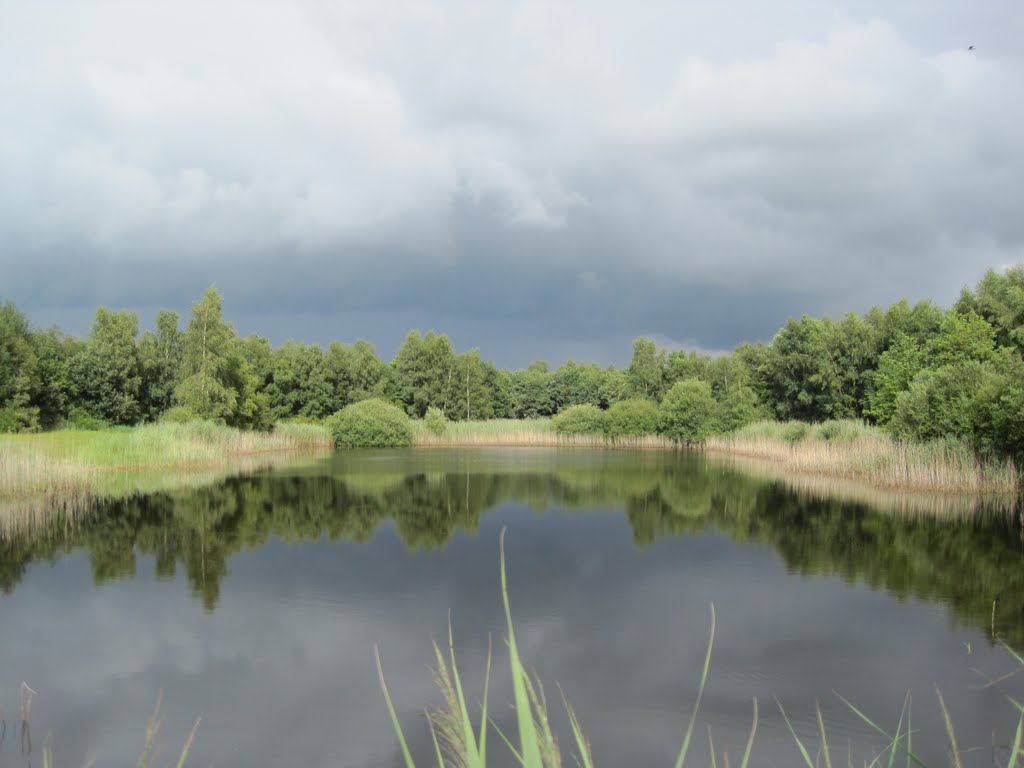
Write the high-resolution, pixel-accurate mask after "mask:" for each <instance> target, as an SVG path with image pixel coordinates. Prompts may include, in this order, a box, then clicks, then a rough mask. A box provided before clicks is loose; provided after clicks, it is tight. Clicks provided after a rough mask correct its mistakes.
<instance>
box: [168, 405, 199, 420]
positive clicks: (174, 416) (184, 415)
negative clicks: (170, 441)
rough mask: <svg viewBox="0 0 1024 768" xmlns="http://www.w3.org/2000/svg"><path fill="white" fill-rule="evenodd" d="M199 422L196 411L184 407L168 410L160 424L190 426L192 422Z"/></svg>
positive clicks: (177, 406)
mask: <svg viewBox="0 0 1024 768" xmlns="http://www.w3.org/2000/svg"><path fill="white" fill-rule="evenodd" d="M198 420H199V417H198V416H196V414H195V411H193V410H192V409H191V408H186V407H185V406H183V405H176V406H174V407H173V408H168V409H167V410H166V411H164V413H163V415H162V416H161V417H160V422H161V423H163V424H188V423H189V422H190V421H198Z"/></svg>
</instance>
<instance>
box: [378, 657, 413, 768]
mask: <svg viewBox="0 0 1024 768" xmlns="http://www.w3.org/2000/svg"><path fill="white" fill-rule="evenodd" d="M373 658H374V659H376V660H377V676H378V677H379V678H380V687H381V689H382V690H383V691H384V701H386V702H387V705H388V712H389V713H390V714H391V723H392V724H393V725H394V726H395V733H396V734H397V735H398V743H399V744H400V745H401V746H402V756H403V757H404V758H405V765H406V768H416V763H414V762H413V759H412V755H411V754H410V753H409V747H408V745H407V744H406V743H405V736H404V735H403V734H402V726H401V724H400V723H399V722H398V714H397V713H396V712H395V705H394V704H392V703H391V694H390V693H388V684H387V683H385V682H384V668H383V667H382V666H381V663H380V650H379V649H378V648H377V646H376V645H375V646H373Z"/></svg>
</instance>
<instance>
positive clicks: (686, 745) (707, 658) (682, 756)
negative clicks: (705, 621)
mask: <svg viewBox="0 0 1024 768" xmlns="http://www.w3.org/2000/svg"><path fill="white" fill-rule="evenodd" d="M714 644H715V604H714V603H712V604H711V633H710V635H709V636H708V650H707V653H706V654H705V655H704V669H703V670H702V671H701V674H700V688H698V689H697V700H696V701H695V702H694V703H693V714H692V715H690V724H689V725H687V726H686V736H685V737H684V738H683V746H682V749H680V750H679V757H678V758H676V768H682V765H683V763H684V762H685V761H686V753H687V751H688V750H689V749H690V737H691V736H692V735H693V724H694V723H695V722H697V710H698V709H700V700H701V697H703V696H704V684H705V683H706V682H707V681H708V669H709V668H710V667H711V648H712V647H713V646H714Z"/></svg>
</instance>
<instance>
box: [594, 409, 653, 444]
mask: <svg viewBox="0 0 1024 768" xmlns="http://www.w3.org/2000/svg"><path fill="white" fill-rule="evenodd" d="M604 425H605V426H604V433H605V434H606V435H607V436H608V437H611V438H615V437H631V436H636V435H653V434H654V433H655V432H657V430H658V406H656V405H655V404H654V403H653V402H651V401H650V400H620V401H619V402H617V403H615V405H613V406H612V407H611V408H609V409H608V411H607V412H606V413H605V421H604Z"/></svg>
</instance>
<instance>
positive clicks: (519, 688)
mask: <svg viewBox="0 0 1024 768" xmlns="http://www.w3.org/2000/svg"><path fill="white" fill-rule="evenodd" d="M500 546H501V597H502V599H503V601H504V603H505V622H506V624H507V626H508V655H509V663H510V664H511V667H512V690H513V694H514V697H515V709H516V721H517V723H518V726H519V753H518V757H519V759H520V761H521V762H522V764H523V766H524V768H544V763H543V760H542V759H541V753H540V744H539V743H538V739H537V724H536V723H535V722H534V719H533V712H532V711H531V705H530V696H529V694H528V693H527V684H528V682H529V678H528V676H527V674H526V669H525V668H524V667H523V664H522V662H521V661H520V659H519V650H518V649H517V648H516V635H515V631H514V630H513V629H512V609H511V607H510V606H509V602H508V581H507V579H506V576H505V530H504V529H502V531H501V539H500Z"/></svg>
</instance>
